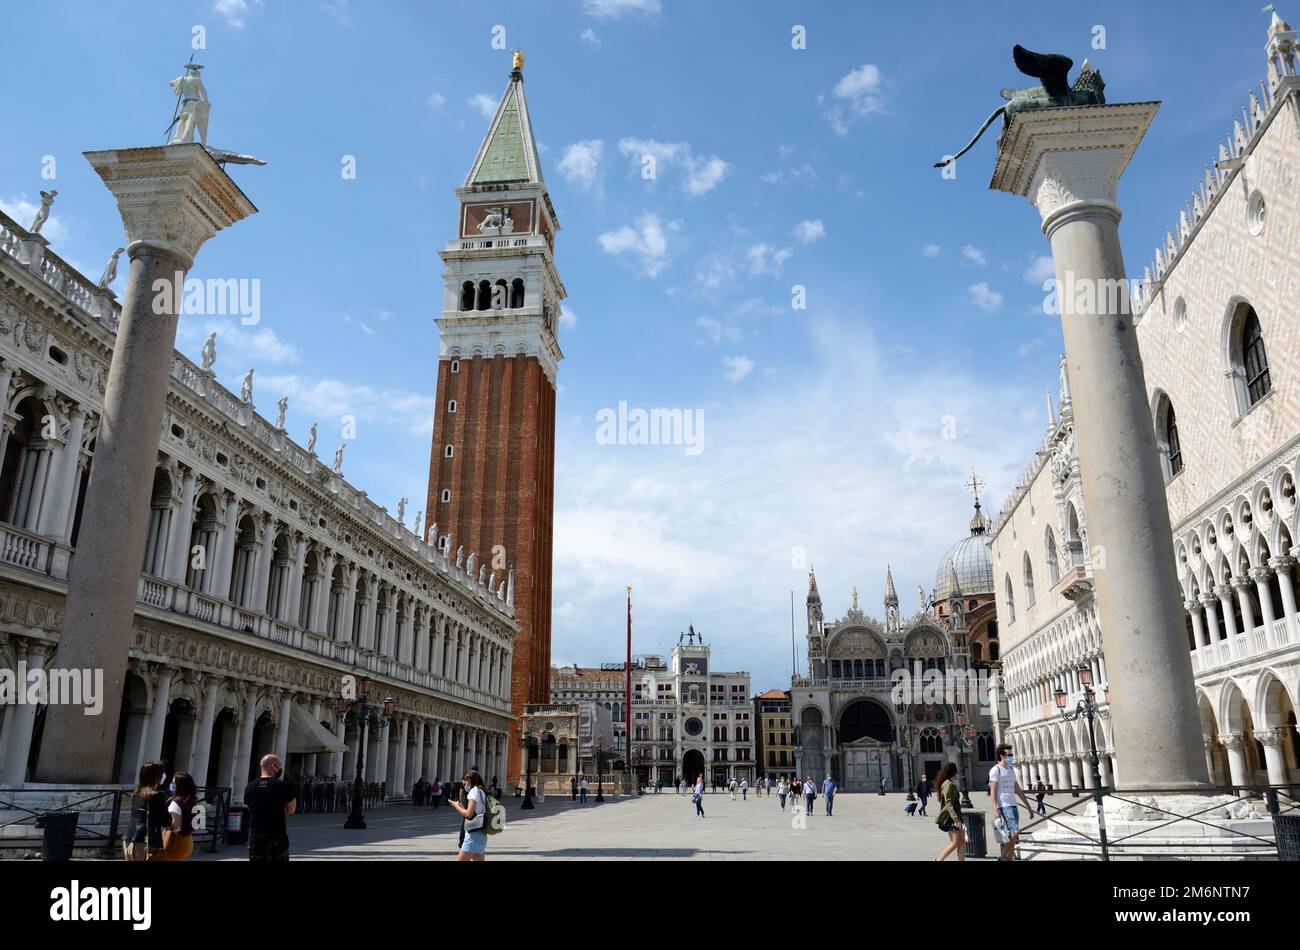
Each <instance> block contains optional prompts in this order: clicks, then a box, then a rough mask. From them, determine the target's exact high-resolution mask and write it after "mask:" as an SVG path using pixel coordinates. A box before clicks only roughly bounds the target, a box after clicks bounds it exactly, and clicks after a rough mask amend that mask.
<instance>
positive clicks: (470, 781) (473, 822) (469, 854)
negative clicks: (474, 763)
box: [451, 769, 487, 861]
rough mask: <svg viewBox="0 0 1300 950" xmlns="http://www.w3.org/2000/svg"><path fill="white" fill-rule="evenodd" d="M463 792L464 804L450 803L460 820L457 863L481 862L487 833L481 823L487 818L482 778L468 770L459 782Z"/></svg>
mask: <svg viewBox="0 0 1300 950" xmlns="http://www.w3.org/2000/svg"><path fill="white" fill-rule="evenodd" d="M460 782H461V786H462V787H463V788H464V789H465V790H466V791H465V804H463V805H462V804H461V803H460V802H452V803H451V807H452V808H454V809H456V811H457V813H458V814H459V815H460V816H461V818H463V819H465V820H464V821H462V822H461V834H462V840H461V844H460V851H459V853H458V854H457V855H456V860H457V861H482V860H484V855H486V854H487V831H486V830H485V829H484V827H483V822H484V820H485V819H486V818H487V795H486V794H484V792H483V777H482V776H481V775H479V774H478V772H477V771H476V770H474V769H470V770H469V771H468V772H466V773H465V775H464V776H463V777H462V778H461V780H460Z"/></svg>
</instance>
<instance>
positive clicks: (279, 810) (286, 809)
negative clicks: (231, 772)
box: [244, 753, 298, 861]
mask: <svg viewBox="0 0 1300 950" xmlns="http://www.w3.org/2000/svg"><path fill="white" fill-rule="evenodd" d="M259 765H260V767H261V775H259V776H258V777H257V778H256V779H254V780H253V781H251V782H249V783H248V787H247V788H245V789H244V804H245V805H247V806H248V860H250V861H288V860H289V830H288V828H287V826H286V822H285V819H286V818H287V817H289V816H290V815H292V814H293V813H294V812H295V811H297V810H298V796H297V795H296V794H294V790H293V786H292V785H290V784H289V783H288V782H285V781H283V780H282V779H281V776H282V775H283V774H284V765H283V764H281V762H280V757H279V756H277V755H275V754H273V753H268V754H266V755H264V756H262V761H261V762H260V763H259Z"/></svg>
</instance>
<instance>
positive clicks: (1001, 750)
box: [989, 742, 1030, 861]
mask: <svg viewBox="0 0 1300 950" xmlns="http://www.w3.org/2000/svg"><path fill="white" fill-rule="evenodd" d="M995 754H996V755H997V757H998V761H997V764H996V765H994V766H993V768H991V769H989V795H990V796H991V797H992V798H993V804H994V806H996V808H997V810H998V817H999V818H1001V819H1002V822H1003V825H1004V826H1005V829H1006V839H1007V840H1006V841H1003V842H1002V853H1001V854H1000V855H999V856H998V860H999V861H1013V860H1015V855H1016V844H1017V843H1018V842H1019V841H1020V809H1019V808H1017V807H1016V799H1017V798H1019V800H1020V801H1022V802H1024V803H1025V810H1026V811H1029V810H1030V808H1029V798H1028V796H1027V795H1025V790H1024V789H1023V788H1021V787H1020V783H1019V782H1018V781H1016V770H1015V767H1014V763H1015V758H1016V757H1015V752H1014V750H1013V749H1012V748H1011V745H1010V743H1006V742H1003V743H1001V744H1000V745H998V747H997V749H996V750H995Z"/></svg>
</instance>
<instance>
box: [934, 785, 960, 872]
mask: <svg viewBox="0 0 1300 950" xmlns="http://www.w3.org/2000/svg"><path fill="white" fill-rule="evenodd" d="M934 784H935V785H937V786H938V787H939V801H940V802H942V803H943V807H942V809H941V810H940V812H939V816H938V817H937V818H936V819H935V821H934V823H935V824H936V825H938V826H939V830H940V831H946V832H947V833H948V844H947V846H946V847H945V848H944V849H943V850H942V851H940V852H939V856H938V857H937V858H935V860H936V861H942V860H943V859H944V858H946V857H948V855H950V854H952V853H953V852H956V853H957V860H958V861H965V860H966V829H965V828H964V827H963V826H962V823H961V796H960V794H959V792H958V789H957V766H956V764H955V763H953V762H949V763H948V764H947V765H945V766H944V767H943V768H942V769H940V770H939V774H938V775H936V776H935V778H934Z"/></svg>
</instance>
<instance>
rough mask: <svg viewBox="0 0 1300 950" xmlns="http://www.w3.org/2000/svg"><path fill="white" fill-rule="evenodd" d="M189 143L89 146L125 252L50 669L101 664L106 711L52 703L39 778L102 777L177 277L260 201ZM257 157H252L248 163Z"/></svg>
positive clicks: (123, 663) (117, 705)
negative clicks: (118, 220)
mask: <svg viewBox="0 0 1300 950" xmlns="http://www.w3.org/2000/svg"><path fill="white" fill-rule="evenodd" d="M228 155H229V153H220V152H218V153H216V154H215V155H214V151H212V150H209V149H208V148H207V147H206V146H205V145H202V144H199V143H196V142H192V141H190V142H180V143H176V142H173V143H169V144H166V145H157V146H150V147H143V148H127V149H116V150H109V151H97V152H87V153H86V158H87V160H88V161H89V162H90V164H91V166H92V167H93V168H94V169H95V171H96V172H97V173H98V174H99V176H100V178H102V179H103V181H104V184H105V185H106V186H107V187H108V189H109V191H111V192H112V193H113V196H114V198H116V199H117V204H118V211H119V212H120V213H121V215H122V223H123V225H124V226H125V228H126V238H127V243H126V250H127V256H128V258H129V260H130V273H129V276H128V278H127V284H126V293H125V297H124V299H123V304H122V315H121V321H120V323H119V325H118V329H117V338H116V340H115V341H114V345H113V360H112V364H111V366H110V368H109V373H108V381H107V387H106V391H105V393H104V405H103V412H102V415H101V418H100V424H99V433H98V436H97V437H96V441H95V457H94V463H93V465H92V467H91V473H90V483H89V485H88V487H87V490H86V500H85V507H84V514H83V516H82V523H81V531H80V534H79V537H78V541H77V549H76V555H75V557H74V558H73V562H72V569H71V573H70V576H69V582H68V598H67V603H66V607H65V610H64V615H63V626H62V631H61V633H60V635H59V645H58V659H59V666H60V667H61V668H64V669H94V670H103V673H104V696H103V713H102V715H98V716H87V715H84V713H83V710H82V708H81V707H80V706H61V705H53V706H51V707H50V708H49V711H48V714H47V718H46V723H45V732H44V737H43V739H42V742H41V756H40V761H39V764H38V768H37V778H36V780H37V782H38V783H49V784H62V785H75V784H92V785H93V784H101V785H102V784H109V783H112V782H113V781H114V780H115V779H116V776H115V775H114V774H113V758H114V750H115V745H116V737H117V723H118V717H119V715H120V710H121V705H122V691H123V687H124V682H125V677H126V669H127V659H128V654H129V651H130V647H131V641H132V635H133V628H134V617H135V608H136V592H137V587H138V584H139V580H140V564H141V561H142V559H143V556H144V548H145V540H146V539H145V534H146V529H147V527H148V523H149V518H148V512H149V501H150V498H149V496H150V493H151V492H152V487H153V471H154V468H155V467H156V464H157V461H158V433H159V430H160V428H161V426H162V418H163V410H164V404H165V401H166V397H167V388H168V379H169V377H170V375H171V368H172V360H173V355H174V352H175V345H176V325H177V318H178V315H179V309H180V301H181V300H182V295H183V287H184V281H185V275H186V273H187V272H188V271H189V269H190V267H191V266H192V265H193V263H194V257H195V255H196V254H197V253H198V251H199V248H200V247H202V246H203V243H204V242H205V241H207V240H208V239H209V238H210V237H212V236H213V235H214V234H215V233H216V232H217V231H220V230H221V229H222V228H228V227H230V226H231V225H233V224H234V223H235V222H237V221H241V220H243V219H244V218H246V217H248V216H249V215H251V214H254V213H256V211H257V209H256V208H255V207H254V206H253V204H252V202H250V201H249V200H248V198H247V197H245V195H244V193H243V192H242V191H241V190H240V189H239V187H238V186H237V185H236V184H235V183H234V181H232V180H231V178H230V177H229V176H228V175H227V174H226V172H225V170H224V168H223V167H222V166H221V165H220V164H218V161H219V160H235V161H238V160H239V158H240V157H235V156H229V157H227V156H228ZM256 161H258V162H259V163H260V160H256Z"/></svg>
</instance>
